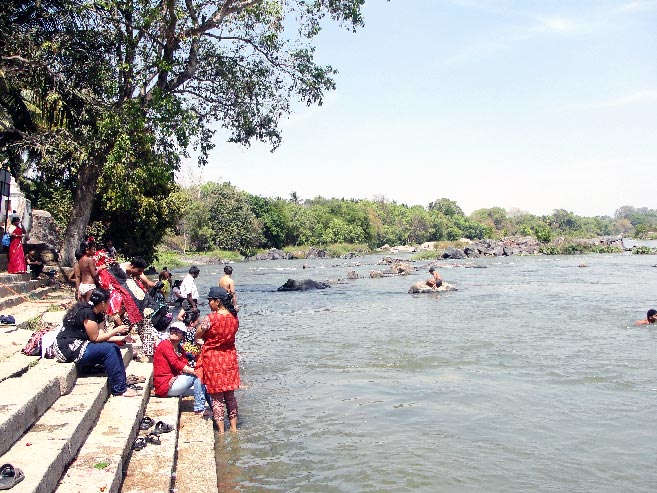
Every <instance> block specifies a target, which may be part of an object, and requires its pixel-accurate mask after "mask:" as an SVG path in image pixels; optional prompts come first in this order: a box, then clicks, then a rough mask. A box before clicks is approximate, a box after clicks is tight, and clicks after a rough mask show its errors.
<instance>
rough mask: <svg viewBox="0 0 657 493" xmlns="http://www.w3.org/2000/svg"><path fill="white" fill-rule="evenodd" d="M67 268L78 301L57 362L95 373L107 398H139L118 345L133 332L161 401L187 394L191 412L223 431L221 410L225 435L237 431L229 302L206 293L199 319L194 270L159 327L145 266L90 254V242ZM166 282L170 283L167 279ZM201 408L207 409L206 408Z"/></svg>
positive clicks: (154, 286) (233, 322) (157, 291)
mask: <svg viewBox="0 0 657 493" xmlns="http://www.w3.org/2000/svg"><path fill="white" fill-rule="evenodd" d="M78 253H79V254H81V255H80V259H79V260H78V263H77V267H76V269H75V270H74V275H75V276H76V285H77V292H78V302H77V304H76V305H74V306H73V307H72V308H71V309H70V310H69V311H68V312H67V313H66V315H65V316H64V320H63V329H62V330H61V331H60V332H59V333H58V335H57V339H56V343H55V346H54V350H55V355H56V358H57V360H58V361H61V362H75V363H77V364H78V365H79V366H81V367H98V366H100V367H102V368H103V369H104V370H105V372H106V373H107V376H108V379H109V386H110V390H111V393H112V395H115V396H125V397H133V396H136V395H139V394H138V392H137V389H136V388H135V386H132V388H131V385H129V384H128V381H127V377H126V372H125V368H124V364H123V360H122V357H121V352H120V345H123V344H125V343H129V342H133V341H132V338H131V336H130V333H131V331H132V330H135V331H136V332H137V333H138V334H139V336H140V339H141V342H142V353H143V354H142V356H145V358H144V359H142V360H141V361H142V362H147V363H150V362H152V364H153V385H154V390H155V394H156V395H157V396H160V397H173V396H187V395H190V396H191V395H193V396H194V411H195V412H196V413H198V414H204V415H206V416H209V415H210V414H211V415H212V416H213V419H214V421H215V423H216V424H217V427H218V429H219V432H220V433H223V432H224V418H225V409H224V404H225V408H226V410H227V413H228V419H229V422H230V429H231V430H233V431H234V430H236V429H237V410H238V408H237V401H236V399H235V394H234V391H235V390H236V389H237V388H238V387H239V385H240V377H239V367H238V362H237V351H236V348H235V334H236V333H237V330H238V327H239V321H238V318H237V310H236V307H235V306H234V304H233V296H232V294H231V293H230V292H228V291H227V290H226V289H224V288H222V287H219V286H215V287H212V288H210V291H209V293H208V296H207V297H208V305H209V308H210V313H209V314H208V315H207V316H206V317H204V318H202V319H201V318H200V316H199V314H200V312H199V310H198V290H197V289H195V288H196V285H195V283H194V280H195V279H196V277H197V276H198V274H199V269H198V268H197V267H195V266H193V267H192V268H190V270H189V274H188V275H187V276H186V278H185V279H184V280H183V281H182V282H181V283H180V284H181V286H183V289H182V290H181V295H183V297H184V300H183V302H182V303H181V305H182V307H181V310H180V313H178V315H177V316H176V317H173V315H172V314H169V313H167V315H168V316H165V317H164V321H165V323H164V324H162V320H161V318H160V319H158V329H159V330H158V329H156V328H155V327H154V325H153V319H154V317H155V315H156V314H159V313H160V312H161V311H166V308H164V309H162V307H163V306H165V307H166V304H165V303H162V302H163V301H164V299H165V296H164V294H163V293H162V288H163V287H164V284H165V283H164V282H158V283H154V282H152V281H151V280H149V279H148V278H147V277H146V276H145V275H144V269H145V268H146V262H145V261H144V260H143V259H140V258H134V259H132V260H131V261H130V262H126V263H123V264H119V263H118V262H117V261H116V259H115V258H112V257H110V256H109V255H108V254H107V252H106V251H103V250H98V251H97V250H96V245H95V242H94V241H93V239H90V240H88V241H85V242H83V243H82V245H81V247H80V251H79V252H78ZM167 280H168V281H169V282H170V279H167ZM206 405H209V406H210V409H206Z"/></svg>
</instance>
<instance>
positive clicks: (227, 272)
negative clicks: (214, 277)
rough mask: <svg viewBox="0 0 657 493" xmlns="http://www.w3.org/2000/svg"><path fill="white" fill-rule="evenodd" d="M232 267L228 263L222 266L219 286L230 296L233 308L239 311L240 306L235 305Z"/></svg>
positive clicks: (235, 297)
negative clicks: (222, 272) (222, 271)
mask: <svg viewBox="0 0 657 493" xmlns="http://www.w3.org/2000/svg"><path fill="white" fill-rule="evenodd" d="M232 276H233V268H232V267H231V266H230V265H227V266H226V267H224V275H223V277H222V278H221V279H219V287H220V288H224V289H225V290H226V291H228V292H229V293H230V295H231V296H232V301H233V306H234V307H235V310H237V311H238V312H239V311H240V307H239V306H237V296H236V295H235V281H233V277H232Z"/></svg>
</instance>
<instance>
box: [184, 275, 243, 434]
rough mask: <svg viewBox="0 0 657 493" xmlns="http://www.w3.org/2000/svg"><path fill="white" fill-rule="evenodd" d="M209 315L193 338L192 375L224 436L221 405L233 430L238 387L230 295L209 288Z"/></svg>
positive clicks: (235, 323)
mask: <svg viewBox="0 0 657 493" xmlns="http://www.w3.org/2000/svg"><path fill="white" fill-rule="evenodd" d="M208 304H209V305H210V310H212V311H211V312H210V314H209V315H208V316H207V317H205V319H203V321H202V322H201V324H200V325H199V326H198V328H197V329H196V339H203V347H202V349H201V355H200V356H199V358H198V360H197V361H196V366H195V372H196V375H197V376H198V377H199V378H200V379H201V382H202V383H203V384H204V385H205V386H206V388H207V392H208V394H209V395H210V398H211V399H212V402H211V406H212V416H213V418H214V422H215V423H217V427H218V428H219V433H220V434H223V433H224V416H225V414H224V402H225V403H226V408H227V411H228V420H229V421H230V431H233V432H234V431H237V400H236V399H235V390H236V389H238V388H239V386H240V373H239V365H238V362H237V350H236V349H235V333H236V332H237V329H238V327H239V321H238V320H237V311H236V310H235V307H234V306H233V303H232V300H231V295H230V293H228V291H226V290H225V289H224V288H220V287H218V286H213V287H211V288H210V293H209V294H208Z"/></svg>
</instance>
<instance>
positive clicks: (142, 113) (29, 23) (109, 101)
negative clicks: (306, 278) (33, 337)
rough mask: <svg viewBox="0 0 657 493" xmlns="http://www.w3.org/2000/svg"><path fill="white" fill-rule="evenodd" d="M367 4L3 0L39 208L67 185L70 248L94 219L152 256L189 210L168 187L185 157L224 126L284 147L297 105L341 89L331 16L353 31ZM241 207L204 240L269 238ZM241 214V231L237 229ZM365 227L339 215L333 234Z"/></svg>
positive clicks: (9, 69) (8, 52) (21, 171)
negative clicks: (283, 131) (330, 61)
mask: <svg viewBox="0 0 657 493" xmlns="http://www.w3.org/2000/svg"><path fill="white" fill-rule="evenodd" d="M363 4H364V0H344V1H343V0H339V1H330V2H324V1H317V2H315V1H313V2H307V1H305V0H288V1H285V2H279V1H275V0H271V1H269V0H267V1H260V2H206V1H204V0H184V1H183V0H172V1H170V2H164V3H153V4H151V3H149V2H123V1H120V0H6V1H5V2H4V3H3V8H2V9H1V10H0V47H1V50H2V57H0V89H1V90H0V94H1V96H2V97H0V119H2V121H3V122H7V124H6V125H3V126H2V132H0V157H1V158H4V159H7V160H8V162H9V164H10V165H11V167H12V172H13V174H14V176H16V177H17V179H19V181H20V182H21V185H24V189H25V190H27V192H28V197H29V198H30V199H31V200H32V203H33V205H34V206H35V207H43V208H47V207H49V206H51V205H52V201H51V200H50V197H53V196H55V195H56V194H69V199H68V200H63V201H62V204H63V207H69V206H70V207H71V214H70V216H66V214H65V213H63V212H61V213H60V212H59V211H58V212H57V213H56V216H57V218H58V219H61V220H65V221H66V222H68V224H67V225H65V226H67V231H66V238H65V241H64V246H63V250H65V253H66V254H67V255H70V254H72V251H70V250H71V249H72V247H74V246H75V243H76V242H77V241H79V238H80V237H81V236H82V235H83V234H84V233H85V229H86V227H87V226H88V225H89V224H90V223H92V224H93V223H94V222H96V223H99V224H100V223H102V227H101V226H99V224H95V225H94V226H93V228H94V229H95V230H103V231H105V232H106V234H107V235H108V236H111V237H112V238H113V239H115V241H116V243H117V246H120V247H121V248H122V249H123V250H124V251H126V252H129V253H130V254H139V255H142V256H144V257H146V258H149V257H152V256H153V255H154V253H155V245H156V244H157V242H158V241H159V239H160V238H161V237H162V235H163V234H164V233H165V232H166V231H167V230H168V229H169V228H170V227H172V226H173V225H174V224H173V218H174V217H175V216H176V212H178V210H177V208H176V207H177V205H178V204H177V203H176V202H168V203H167V197H168V196H169V194H171V193H172V191H173V187H172V184H173V176H174V172H175V171H177V170H178V168H179V165H180V158H181V157H188V152H189V149H190V148H193V149H194V150H195V151H196V154H197V155H198V161H199V163H200V164H205V163H206V162H207V156H208V152H209V150H210V149H211V148H212V146H213V143H212V140H211V138H212V136H213V134H214V132H215V129H216V128H217V127H218V125H215V122H219V125H220V126H221V127H222V128H223V130H225V132H226V133H227V134H228V136H229V137H228V140H229V141H231V142H235V143H240V144H243V145H249V144H250V143H251V142H252V141H253V140H259V141H262V142H265V143H268V144H270V145H271V147H272V148H274V149H275V148H276V147H277V146H278V145H279V144H280V141H281V135H280V130H279V121H280V120H281V119H282V118H285V117H286V116H287V115H289V114H290V112H291V105H292V102H294V101H300V102H303V103H305V104H307V105H311V104H318V105H320V104H321V103H322V101H323V97H324V94H325V92H326V91H330V90H332V89H334V88H335V82H334V80H333V77H334V76H335V74H336V70H335V69H334V68H332V67H331V66H328V65H320V64H318V63H317V62H316V61H315V49H314V46H313V38H314V37H315V36H316V35H317V34H318V33H319V32H320V30H321V22H320V21H321V20H322V19H324V18H330V19H331V20H333V21H335V22H337V23H339V24H341V25H344V26H346V27H348V28H351V29H355V28H357V27H359V26H362V25H363V18H362V15H361V8H362V6H363ZM98 26H102V27H103V28H102V29H99V28H98ZM154 47H155V48H154ZM76 192H77V193H76ZM91 197H97V199H96V200H95V203H94V204H93V206H92V205H90V203H89V202H90V198H91ZM230 205H231V207H232V208H231V210H230V213H235V214H237V216H238V217H236V218H234V220H233V221H232V222H228V223H227V224H225V225H224V226H223V227H222V228H221V229H220V228H219V227H218V225H217V224H214V225H213V224H210V225H208V227H209V228H210V229H211V230H212V233H213V235H212V236H209V235H208V234H209V232H210V230H208V229H205V230H202V229H201V228H194V229H193V231H192V232H193V233H194V235H195V238H194V245H195V247H197V248H204V247H207V246H211V245H220V246H224V247H226V248H237V249H240V250H242V251H247V250H249V249H251V248H253V246H252V245H254V244H258V243H261V242H262V241H261V231H262V229H263V225H262V224H260V225H255V226H257V227H255V228H253V226H254V224H252V223H251V222H249V220H247V221H246V222H241V221H242V220H243V219H248V218H246V216H245V214H246V212H245V210H246V209H245V207H244V205H243V204H242V203H232V204H230ZM180 209H184V206H181V207H180ZM202 219H207V220H209V221H210V222H211V223H212V222H214V223H216V222H217V221H224V220H226V219H227V217H226V215H225V214H223V212H222V210H220V209H218V208H213V209H211V217H210V218H200V217H197V218H196V221H197V223H198V222H200V221H201V220H202ZM268 219H270V220H269V221H268V222H267V227H268V228H269V229H268V230H267V233H268V234H269V235H270V236H269V238H268V241H271V242H273V243H281V242H282V239H281V238H282V237H283V234H284V233H285V234H287V233H288V232H283V231H280V230H279V229H278V226H279V225H280V220H278V219H276V218H275V217H269V218H268ZM236 221H237V222H239V224H240V226H239V228H241V230H242V234H243V235H246V236H247V238H246V239H244V240H240V239H238V238H237V237H236V235H235V230H236V229H238V227H237V226H234V224H235V222H236ZM114 223H117V224H118V225H115V224H114ZM348 223H349V221H348ZM122 228H123V229H122ZM231 228H232V229H231ZM252 232H253V233H252ZM197 233H198V234H197ZM358 235H359V233H358V231H357V230H356V229H354V228H352V227H351V226H350V227H349V228H347V230H346V231H345V230H344V228H342V227H341V226H339V225H335V228H334V230H333V231H332V233H331V235H330V236H331V237H334V236H337V237H340V238H345V237H352V238H357V237H358Z"/></svg>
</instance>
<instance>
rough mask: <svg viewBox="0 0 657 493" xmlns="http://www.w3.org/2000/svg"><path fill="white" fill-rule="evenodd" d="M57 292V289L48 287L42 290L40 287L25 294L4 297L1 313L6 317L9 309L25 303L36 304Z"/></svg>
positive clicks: (0, 304) (1, 300) (1, 301)
mask: <svg viewBox="0 0 657 493" xmlns="http://www.w3.org/2000/svg"><path fill="white" fill-rule="evenodd" d="M55 290H57V288H56V287H50V286H46V287H42V288H41V287H39V288H36V289H33V290H31V291H28V292H24V293H12V294H10V295H8V296H4V297H2V298H0V312H2V314H3V315H6V313H4V312H5V311H6V310H7V309H8V308H11V307H14V306H16V305H20V304H22V303H24V302H36V301H39V300H43V299H44V298H45V297H46V296H47V295H48V294H49V293H52V292H53V291H55Z"/></svg>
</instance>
